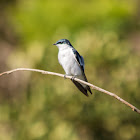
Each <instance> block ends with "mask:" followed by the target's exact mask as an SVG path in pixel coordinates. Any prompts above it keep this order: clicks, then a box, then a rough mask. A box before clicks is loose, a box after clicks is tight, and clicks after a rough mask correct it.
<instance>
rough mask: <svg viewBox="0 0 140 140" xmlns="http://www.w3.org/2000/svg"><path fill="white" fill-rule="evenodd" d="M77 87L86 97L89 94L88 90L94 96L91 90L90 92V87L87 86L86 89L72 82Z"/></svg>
mask: <svg viewBox="0 0 140 140" xmlns="http://www.w3.org/2000/svg"><path fill="white" fill-rule="evenodd" d="M71 81H72V82H73V83H74V84H75V86H76V87H77V88H78V89H79V90H80V91H81V92H82V93H83V94H85V95H86V96H88V93H87V90H88V91H89V92H90V93H91V94H92V92H91V90H90V87H89V86H86V87H83V86H82V85H81V84H80V83H79V82H77V81H75V80H71Z"/></svg>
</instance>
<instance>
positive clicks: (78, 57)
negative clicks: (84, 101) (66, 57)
mask: <svg viewBox="0 0 140 140" xmlns="http://www.w3.org/2000/svg"><path fill="white" fill-rule="evenodd" d="M72 51H73V53H74V56H75V60H76V62H77V63H78V65H79V66H80V68H81V71H82V74H83V76H84V80H85V81H86V82H88V81H87V78H86V75H85V72H84V66H85V65H84V58H83V57H82V56H80V54H79V53H78V52H77V51H76V50H75V49H74V48H72ZM75 82H76V81H75ZM74 84H75V83H74ZM75 85H76V84H75ZM86 89H87V90H88V91H89V92H90V93H91V94H92V92H91V90H90V87H89V86H86Z"/></svg>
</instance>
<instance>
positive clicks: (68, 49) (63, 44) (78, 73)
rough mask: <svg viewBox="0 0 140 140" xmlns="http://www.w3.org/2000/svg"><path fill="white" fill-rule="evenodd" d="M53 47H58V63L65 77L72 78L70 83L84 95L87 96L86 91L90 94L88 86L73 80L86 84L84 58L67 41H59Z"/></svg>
mask: <svg viewBox="0 0 140 140" xmlns="http://www.w3.org/2000/svg"><path fill="white" fill-rule="evenodd" d="M53 45H55V46H57V47H58V50H59V51H58V61H59V63H60V65H61V66H62V67H63V69H64V71H65V73H66V74H65V76H73V78H71V81H72V82H73V83H74V84H75V86H76V87H77V88H78V89H79V90H80V91H81V92H82V93H83V94H84V95H86V96H88V93H87V91H89V92H90V93H91V94H92V92H91V89H90V87H89V86H88V85H85V84H82V83H79V82H77V81H75V80H74V78H78V79H81V80H83V81H86V82H88V81H87V78H86V75H85V72H84V71H85V70H84V58H83V57H82V56H81V55H80V54H79V53H78V51H77V50H76V49H75V48H74V47H73V46H72V45H71V43H70V41H69V40H68V39H60V40H58V41H57V42H56V43H55V44H53Z"/></svg>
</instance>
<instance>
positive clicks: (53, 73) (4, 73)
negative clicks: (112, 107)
mask: <svg viewBox="0 0 140 140" xmlns="http://www.w3.org/2000/svg"><path fill="white" fill-rule="evenodd" d="M16 71H33V72H39V73H42V74H49V75H55V76H59V77H64V78H67V79H71V78H72V76H67V75H63V74H60V73H55V72H50V71H45V70H39V69H30V68H17V69H13V70H10V71H6V72H3V73H0V76H2V75H6V74H11V73H13V72H16ZM74 80H75V81H77V82H80V83H83V84H85V85H88V86H90V87H91V88H92V89H94V90H98V91H100V92H102V93H105V94H107V95H110V96H112V97H114V98H115V99H117V100H119V101H120V102H122V103H124V104H125V105H126V106H128V107H130V108H131V109H132V110H133V111H135V112H137V113H139V114H140V110H139V109H138V108H136V107H135V106H133V105H132V104H130V103H128V102H127V101H125V100H123V99H122V98H120V97H119V96H118V95H116V94H115V93H112V92H109V91H107V90H104V89H102V88H100V87H97V86H95V85H93V84H90V83H88V82H85V81H83V80H80V79H78V78H74Z"/></svg>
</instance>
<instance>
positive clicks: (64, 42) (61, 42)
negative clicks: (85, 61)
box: [53, 39, 72, 48]
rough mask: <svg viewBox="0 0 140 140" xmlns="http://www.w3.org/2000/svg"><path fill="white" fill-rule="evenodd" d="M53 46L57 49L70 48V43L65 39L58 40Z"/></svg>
mask: <svg viewBox="0 0 140 140" xmlns="http://www.w3.org/2000/svg"><path fill="white" fill-rule="evenodd" d="M53 45H56V46H57V47H58V48H61V47H72V45H71V43H70V41H69V40H67V39H60V40H58V41H57V42H56V43H55V44H53Z"/></svg>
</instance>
